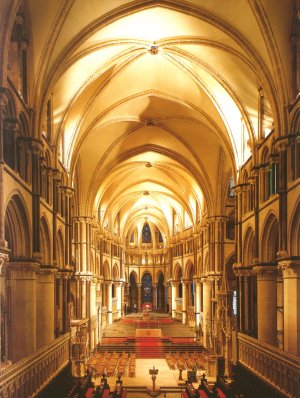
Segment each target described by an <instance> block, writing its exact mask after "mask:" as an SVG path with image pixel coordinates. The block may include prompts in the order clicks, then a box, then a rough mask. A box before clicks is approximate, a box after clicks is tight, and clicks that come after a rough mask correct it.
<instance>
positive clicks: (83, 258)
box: [73, 217, 92, 274]
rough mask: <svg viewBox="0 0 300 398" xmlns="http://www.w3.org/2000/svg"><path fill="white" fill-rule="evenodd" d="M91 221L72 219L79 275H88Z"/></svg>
mask: <svg viewBox="0 0 300 398" xmlns="http://www.w3.org/2000/svg"><path fill="white" fill-rule="evenodd" d="M91 221H92V219H91V218H90V217H76V218H74V223H75V224H74V230H75V234H74V240H73V241H74V246H75V248H74V251H75V257H76V260H77V263H78V265H79V270H78V271H80V272H81V273H84V274H85V273H90V255H91Z"/></svg>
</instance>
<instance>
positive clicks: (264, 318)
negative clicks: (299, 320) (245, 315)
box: [254, 266, 277, 346]
mask: <svg viewBox="0 0 300 398" xmlns="http://www.w3.org/2000/svg"><path fill="white" fill-rule="evenodd" d="M254 269H255V271H256V272H257V318H258V339H259V340H262V341H264V342H265V343H268V344H271V345H274V346H276V345H277V341H276V340H277V282H276V280H277V268H276V267H272V266H263V267H261V266H259V267H255V268H254Z"/></svg>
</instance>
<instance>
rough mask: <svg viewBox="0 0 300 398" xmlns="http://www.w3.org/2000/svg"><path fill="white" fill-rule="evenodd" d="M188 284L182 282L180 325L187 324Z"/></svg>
mask: <svg viewBox="0 0 300 398" xmlns="http://www.w3.org/2000/svg"><path fill="white" fill-rule="evenodd" d="M187 289H188V282H187V281H182V323H184V324H186V323H187V305H186V303H187V293H188V290H187Z"/></svg>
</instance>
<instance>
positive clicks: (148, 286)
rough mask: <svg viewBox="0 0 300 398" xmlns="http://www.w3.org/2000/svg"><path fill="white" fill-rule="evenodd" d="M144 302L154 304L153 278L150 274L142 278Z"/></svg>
mask: <svg viewBox="0 0 300 398" xmlns="http://www.w3.org/2000/svg"><path fill="white" fill-rule="evenodd" d="M142 302H143V303H152V278H151V275H150V274H148V273H146V274H145V275H144V276H143V278H142Z"/></svg>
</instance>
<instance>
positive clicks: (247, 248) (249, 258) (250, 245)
mask: <svg viewBox="0 0 300 398" xmlns="http://www.w3.org/2000/svg"><path fill="white" fill-rule="evenodd" d="M243 241H244V244H243V263H244V265H245V266H248V265H252V264H253V262H254V232H253V229H252V226H250V225H249V226H248V227H247V229H246V232H245V235H244V240H243Z"/></svg>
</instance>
